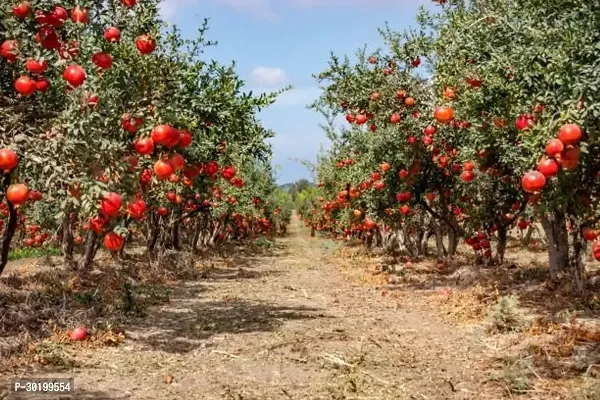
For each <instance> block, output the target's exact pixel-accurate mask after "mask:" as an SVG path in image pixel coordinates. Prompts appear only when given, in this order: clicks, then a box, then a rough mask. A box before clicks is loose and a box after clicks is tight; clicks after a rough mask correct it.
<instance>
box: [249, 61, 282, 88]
mask: <svg viewBox="0 0 600 400" xmlns="http://www.w3.org/2000/svg"><path fill="white" fill-rule="evenodd" d="M251 78H252V83H253V84H254V85H257V86H265V87H270V88H272V87H277V86H281V85H284V84H285V83H286V82H287V80H288V79H287V76H286V75H285V71H284V70H283V69H282V68H277V67H274V68H269V67H262V66H258V67H255V68H254V69H253V70H252V72H251Z"/></svg>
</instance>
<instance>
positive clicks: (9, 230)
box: [0, 175, 18, 275]
mask: <svg viewBox="0 0 600 400" xmlns="http://www.w3.org/2000/svg"><path fill="white" fill-rule="evenodd" d="M4 182H5V184H4V186H5V189H6V187H8V184H10V178H9V177H8V175H7V176H6V177H5V179H4ZM7 182H8V184H7ZM6 203H7V204H8V224H6V226H5V227H4V232H3V233H2V239H1V240H2V243H1V244H0V246H1V248H0V275H2V272H3V271H4V268H5V267H6V264H7V263H8V253H9V251H10V243H11V241H12V238H13V236H14V235H15V230H16V229H17V219H18V218H17V210H16V209H15V207H14V206H13V205H12V204H11V203H10V202H9V201H7V202H6Z"/></svg>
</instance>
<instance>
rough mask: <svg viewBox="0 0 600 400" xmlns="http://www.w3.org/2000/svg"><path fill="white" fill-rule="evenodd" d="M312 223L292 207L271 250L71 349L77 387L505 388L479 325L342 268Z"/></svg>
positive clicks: (306, 391)
mask: <svg viewBox="0 0 600 400" xmlns="http://www.w3.org/2000/svg"><path fill="white" fill-rule="evenodd" d="M307 233H308V232H307V231H306V230H305V229H304V228H303V227H302V226H301V224H300V222H299V220H298V219H297V218H294V219H293V220H292V223H291V226H290V232H289V235H288V236H287V237H286V238H283V239H280V240H278V250H277V251H276V253H275V255H274V256H270V257H261V258H250V259H248V260H246V263H244V265H234V266H231V268H228V269H227V270H222V269H221V270H219V271H215V272H216V273H215V274H213V275H212V276H211V278H209V279H206V280H202V281H196V282H186V283H185V284H183V285H181V286H180V287H177V288H175V290H174V292H173V295H172V301H171V302H170V303H169V304H168V306H163V307H159V308H156V309H153V310H151V311H150V313H149V315H148V317H146V318H144V319H143V320H139V321H132V322H131V325H130V326H129V330H128V332H127V333H128V337H129V339H128V340H127V341H126V342H125V343H124V344H123V345H121V346H119V347H116V348H101V349H87V348H85V347H84V348H82V349H81V350H77V354H76V360H77V361H78V363H79V364H80V367H78V368H76V369H74V370H73V371H71V373H69V374H68V375H73V376H74V377H75V383H76V386H77V389H78V395H77V396H76V397H75V398H78V399H121V398H123V399H124V398H131V399H161V400H167V399H177V400H180V399H181V400H185V399H236V400H241V399H246V400H249V399H257V400H258V399H261V400H266V399H307V400H317V399H422V400H427V399H481V398H484V397H485V396H484V392H485V395H486V396H488V397H485V398H490V399H500V398H501V397H502V395H501V392H500V390H499V389H493V387H491V386H486V385H483V384H482V381H483V380H484V379H485V378H486V376H487V375H486V374H485V373H484V371H481V370H479V369H478V367H477V365H483V364H482V363H480V362H479V358H480V357H481V358H483V357H482V354H483V353H482V351H481V348H480V342H479V341H478V340H477V339H476V337H477V335H476V334H475V333H473V332H467V331H462V330H460V329H457V328H454V327H450V326H446V325H444V324H443V323H442V322H441V320H440V319H438V318H437V317H435V316H433V315H431V314H430V313H428V312H427V311H423V310H419V308H418V306H417V305H416V304H417V303H414V304H413V303H411V301H410V300H408V301H407V300H403V301H402V302H401V303H399V302H398V301H397V300H395V299H391V298H388V297H382V296H381V293H380V291H378V290H376V289H375V288H374V287H373V286H369V285H365V284H358V283H352V282H351V281H349V280H348V279H345V276H344V273H343V272H342V271H340V269H339V268H338V267H336V266H334V265H331V264H329V263H328V262H327V258H328V255H331V251H332V250H331V246H330V244H331V243H330V242H327V241H325V240H320V239H311V238H310V237H309V235H308V234H307ZM60 375H66V374H65V373H62V374H54V376H60ZM171 378H172V380H171ZM484 389H485V390H484ZM494 390H498V391H496V392H494Z"/></svg>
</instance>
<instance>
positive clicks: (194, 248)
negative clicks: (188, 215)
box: [192, 218, 202, 253]
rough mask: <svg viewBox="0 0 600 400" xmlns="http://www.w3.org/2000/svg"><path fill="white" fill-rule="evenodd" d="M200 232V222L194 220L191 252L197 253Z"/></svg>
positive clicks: (198, 219)
mask: <svg viewBox="0 0 600 400" xmlns="http://www.w3.org/2000/svg"><path fill="white" fill-rule="evenodd" d="M200 232H202V220H200V218H197V219H196V226H195V227H194V236H193V238H192V252H194V253H196V252H198V240H199V239H200Z"/></svg>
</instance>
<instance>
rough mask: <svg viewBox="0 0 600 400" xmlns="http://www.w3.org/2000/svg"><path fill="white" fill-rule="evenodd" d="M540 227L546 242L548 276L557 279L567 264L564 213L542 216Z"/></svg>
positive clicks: (558, 212) (567, 252)
mask: <svg viewBox="0 0 600 400" xmlns="http://www.w3.org/2000/svg"><path fill="white" fill-rule="evenodd" d="M542 227H543V228H544V232H545V234H546V239H547V242H548V259H549V264H550V265H549V266H550V278H551V279H553V280H555V279H558V274H559V273H560V272H561V271H563V270H565V269H566V268H567V266H568V264H569V241H568V236H567V226H566V220H565V215H564V213H563V212H562V211H559V210H554V213H553V214H552V215H551V214H546V215H544V216H543V217H542Z"/></svg>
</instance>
